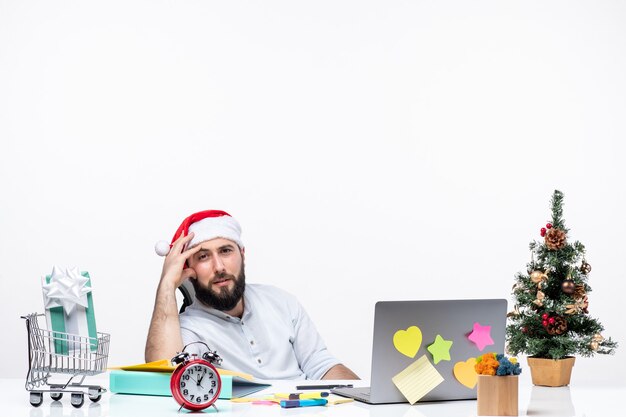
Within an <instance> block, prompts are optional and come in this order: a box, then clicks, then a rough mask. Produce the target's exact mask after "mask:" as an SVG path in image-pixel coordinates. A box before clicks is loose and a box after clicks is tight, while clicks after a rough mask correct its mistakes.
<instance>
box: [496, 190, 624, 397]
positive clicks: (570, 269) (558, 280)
mask: <svg viewBox="0 0 626 417" xmlns="http://www.w3.org/2000/svg"><path fill="white" fill-rule="evenodd" d="M551 210H552V219H551V220H550V221H549V222H548V223H547V224H546V225H545V227H542V228H541V230H540V235H541V237H542V238H543V239H542V240H541V241H533V242H531V243H530V251H531V261H530V262H529V263H528V264H527V267H528V268H527V272H526V273H522V272H519V273H517V274H516V276H515V284H514V285H513V298H514V303H515V307H514V309H513V311H511V312H510V313H508V315H507V316H508V324H507V329H506V336H507V352H508V353H510V354H511V355H514V356H517V355H519V354H526V355H528V365H529V366H530V371H531V375H532V380H533V384H535V385H543V386H555V387H557V386H563V385H569V383H570V377H571V372H572V367H573V366H574V360H575V357H574V355H580V356H583V357H590V356H593V355H595V354H596V353H599V354H612V353H613V352H614V350H615V348H616V347H617V343H616V342H615V341H613V340H612V339H611V338H610V337H609V338H606V337H604V336H603V335H602V332H603V331H604V327H603V326H602V324H600V322H599V321H598V320H597V319H595V318H593V317H591V316H590V314H589V299H588V294H589V293H590V292H591V287H590V286H589V284H588V283H587V281H588V277H589V273H590V272H591V265H589V263H588V262H587V260H586V258H585V246H583V244H582V243H580V242H578V241H574V242H571V241H570V240H569V230H568V229H567V228H566V227H565V222H564V220H563V193H561V192H560V191H558V190H555V191H554V194H553V195H552V200H551Z"/></svg>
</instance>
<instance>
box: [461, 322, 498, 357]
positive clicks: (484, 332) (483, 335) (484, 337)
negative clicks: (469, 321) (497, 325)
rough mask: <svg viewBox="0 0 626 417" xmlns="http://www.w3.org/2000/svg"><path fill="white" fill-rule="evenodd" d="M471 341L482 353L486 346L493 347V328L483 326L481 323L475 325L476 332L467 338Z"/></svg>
mask: <svg viewBox="0 0 626 417" xmlns="http://www.w3.org/2000/svg"><path fill="white" fill-rule="evenodd" d="M467 338H468V339H469V340H471V341H472V342H474V344H475V345H476V346H477V347H478V350H480V351H481V352H482V351H483V349H484V348H485V346H489V345H493V344H494V342H493V339H492V338H491V326H481V325H480V323H478V322H476V323H474V330H472V333H470V334H469V336H467Z"/></svg>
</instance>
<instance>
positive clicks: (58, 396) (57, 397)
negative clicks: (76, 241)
mask: <svg viewBox="0 0 626 417" xmlns="http://www.w3.org/2000/svg"><path fill="white" fill-rule="evenodd" d="M50 398H52V399H53V400H54V401H59V400H60V399H61V398H63V393H62V392H51V393H50Z"/></svg>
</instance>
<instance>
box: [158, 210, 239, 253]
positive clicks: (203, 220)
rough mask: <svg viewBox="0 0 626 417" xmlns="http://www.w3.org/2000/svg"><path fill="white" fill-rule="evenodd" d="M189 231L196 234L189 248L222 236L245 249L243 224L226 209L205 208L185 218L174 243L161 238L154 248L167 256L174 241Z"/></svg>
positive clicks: (174, 238)
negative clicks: (242, 233)
mask: <svg viewBox="0 0 626 417" xmlns="http://www.w3.org/2000/svg"><path fill="white" fill-rule="evenodd" d="M189 232H193V233H194V236H193V239H191V241H190V242H189V243H188V244H187V248H190V247H192V246H195V245H197V244H198V243H201V242H205V241H207V240H211V239H216V238H219V237H221V238H224V239H228V240H232V241H233V242H235V243H236V244H237V245H238V246H239V247H240V248H242V249H243V242H242V241H241V226H239V223H238V222H237V220H235V219H234V218H233V217H232V216H231V215H230V214H228V213H226V212H225V211H221V210H205V211H200V212H198V213H194V214H192V215H191V216H189V217H187V218H186V219H185V220H183V222H182V223H181V225H180V227H179V228H178V230H177V231H176V233H175V234H174V237H173V238H172V243H167V242H166V241H164V240H161V241H159V242H157V244H156V245H155V246H154V250H155V251H156V253H157V254H158V255H160V256H167V254H168V253H169V252H170V249H171V248H172V245H173V244H174V242H175V241H176V240H178V238H179V237H181V236H187V235H188V234H189Z"/></svg>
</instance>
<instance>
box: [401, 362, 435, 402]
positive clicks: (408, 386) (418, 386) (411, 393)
mask: <svg viewBox="0 0 626 417" xmlns="http://www.w3.org/2000/svg"><path fill="white" fill-rule="evenodd" d="M391 380H392V381H393V383H394V384H395V385H396V387H398V389H399V390H400V392H401V393H402V395H404V397H405V398H406V399H407V400H408V401H409V403H411V405H413V404H415V403H416V402H418V401H419V400H420V398H422V397H423V396H424V395H426V394H428V393H429V392H430V391H432V390H433V389H435V387H437V385H439V384H441V383H442V382H443V377H442V376H441V374H440V373H439V372H437V370H436V369H435V367H434V366H433V365H432V364H431V363H430V362H429V361H428V358H427V357H426V355H422V356H421V357H420V358H419V359H418V360H416V361H415V362H413V363H412V364H411V365H409V366H408V367H407V368H406V369H404V370H403V371H402V372H400V373H399V374H398V375H396V376H394V377H393V378H391Z"/></svg>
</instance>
